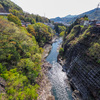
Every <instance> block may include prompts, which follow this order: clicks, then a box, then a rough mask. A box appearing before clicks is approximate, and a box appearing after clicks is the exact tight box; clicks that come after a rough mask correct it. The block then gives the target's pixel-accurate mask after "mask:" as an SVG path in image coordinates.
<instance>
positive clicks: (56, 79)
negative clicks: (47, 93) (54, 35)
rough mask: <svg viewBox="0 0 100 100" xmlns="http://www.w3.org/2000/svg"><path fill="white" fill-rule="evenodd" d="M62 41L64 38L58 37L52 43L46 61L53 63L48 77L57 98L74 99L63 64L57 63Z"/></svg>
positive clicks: (56, 99) (57, 99)
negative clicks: (58, 50)
mask: <svg viewBox="0 0 100 100" xmlns="http://www.w3.org/2000/svg"><path fill="white" fill-rule="evenodd" d="M61 43H62V38H58V39H56V41H55V42H54V43H53V44H52V49H51V52H50V54H49V55H48V57H47V58H46V61H47V62H49V63H50V64H52V68H51V69H50V70H49V71H48V78H49V80H50V82H51V85H52V89H51V92H52V94H53V96H54V97H55V100H73V98H72V90H71V88H70V85H69V83H68V78H67V75H66V72H63V71H62V66H61V65H60V64H59V63H57V56H58V54H59V52H57V49H58V48H59V46H60V45H61Z"/></svg>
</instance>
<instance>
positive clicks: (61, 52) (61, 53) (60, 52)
mask: <svg viewBox="0 0 100 100" xmlns="http://www.w3.org/2000/svg"><path fill="white" fill-rule="evenodd" d="M63 53H64V49H63V48H60V50H59V54H60V55H61V56H63Z"/></svg>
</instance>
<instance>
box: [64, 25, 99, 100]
mask: <svg viewBox="0 0 100 100" xmlns="http://www.w3.org/2000/svg"><path fill="white" fill-rule="evenodd" d="M63 49H64V52H63V58H64V60H65V65H64V66H65V68H66V71H67V75H68V77H69V81H70V84H71V86H72V88H73V90H74V91H76V90H77V91H78V92H79V93H78V95H79V96H81V98H82V99H76V98H77V96H78V95H74V94H75V93H74V94H73V96H74V99H75V100H100V28H99V27H90V26H89V27H84V26H80V25H76V26H74V27H73V29H72V30H71V32H70V33H68V34H67V35H65V38H64V42H63Z"/></svg>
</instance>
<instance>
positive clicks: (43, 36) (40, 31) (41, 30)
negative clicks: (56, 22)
mask: <svg viewBox="0 0 100 100" xmlns="http://www.w3.org/2000/svg"><path fill="white" fill-rule="evenodd" d="M31 28H32V26H30V30H29V27H28V31H29V32H30V31H31V30H32V31H33V30H35V37H36V40H37V42H38V43H39V46H44V44H45V43H47V42H49V41H50V40H51V39H52V36H53V30H52V29H51V28H50V27H49V26H47V25H45V24H42V23H36V24H34V25H33V28H32V29H31ZM31 33H32V34H33V32H31Z"/></svg>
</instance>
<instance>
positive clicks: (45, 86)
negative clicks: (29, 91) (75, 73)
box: [37, 36, 57, 100]
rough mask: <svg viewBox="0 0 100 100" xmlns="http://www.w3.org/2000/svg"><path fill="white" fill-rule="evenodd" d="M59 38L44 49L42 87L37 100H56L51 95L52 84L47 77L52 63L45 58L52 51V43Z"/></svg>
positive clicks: (40, 83) (40, 82)
mask: <svg viewBox="0 0 100 100" xmlns="http://www.w3.org/2000/svg"><path fill="white" fill-rule="evenodd" d="M56 38H57V36H55V37H54V38H53V39H52V41H51V43H49V44H46V45H45V46H44V47H43V49H44V52H43V55H42V66H41V67H42V76H41V77H40V78H41V79H39V80H40V81H39V82H38V83H39V85H40V88H39V90H38V94H39V97H38V99H37V100H55V98H54V96H53V95H52V94H51V88H52V87H51V84H50V81H49V80H48V77H47V72H48V70H49V69H50V68H51V67H52V65H51V64H50V63H48V62H47V61H46V60H45V58H46V57H47V56H48V54H49V52H50V51H51V49H52V43H53V42H54V41H55V40H56Z"/></svg>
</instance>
